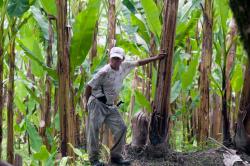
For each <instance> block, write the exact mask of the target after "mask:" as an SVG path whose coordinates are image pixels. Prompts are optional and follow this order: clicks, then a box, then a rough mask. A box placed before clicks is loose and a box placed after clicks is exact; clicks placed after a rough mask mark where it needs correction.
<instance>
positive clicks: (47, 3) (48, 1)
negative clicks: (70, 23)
mask: <svg viewBox="0 0 250 166" xmlns="http://www.w3.org/2000/svg"><path fill="white" fill-rule="evenodd" d="M40 1H41V4H42V6H43V8H44V10H45V11H46V12H47V13H48V14H51V15H53V16H57V9H56V0H40Z"/></svg>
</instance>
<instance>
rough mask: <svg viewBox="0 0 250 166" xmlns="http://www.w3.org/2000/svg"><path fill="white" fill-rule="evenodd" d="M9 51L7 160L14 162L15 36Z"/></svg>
mask: <svg viewBox="0 0 250 166" xmlns="http://www.w3.org/2000/svg"><path fill="white" fill-rule="evenodd" d="M9 46H10V47H9V48H10V51H9V82H8V103H7V111H8V112H7V133H8V136H7V161H8V162H9V163H11V164H13V163H14V147H13V146H14V144H13V143H14V131H13V116H14V113H13V104H14V103H13V100H14V72H15V38H14V37H13V38H12V39H11V40H10V45H9Z"/></svg>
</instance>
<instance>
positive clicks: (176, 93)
mask: <svg viewBox="0 0 250 166" xmlns="http://www.w3.org/2000/svg"><path fill="white" fill-rule="evenodd" d="M180 92H181V81H176V82H175V84H174V85H173V87H172V88H171V95H170V103H172V102H173V101H175V100H176V98H177V97H178V96H179V94H180Z"/></svg>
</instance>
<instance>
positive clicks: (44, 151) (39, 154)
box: [33, 145, 50, 160]
mask: <svg viewBox="0 0 250 166" xmlns="http://www.w3.org/2000/svg"><path fill="white" fill-rule="evenodd" d="M33 156H34V158H35V159H37V160H47V159H48V158H49V156H50V153H49V152H48V150H47V148H46V146H45V145H42V146H41V149H40V151H39V152H37V153H35V154H34V155H33Z"/></svg>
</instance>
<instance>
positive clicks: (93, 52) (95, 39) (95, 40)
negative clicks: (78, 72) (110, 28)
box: [90, 21, 98, 67]
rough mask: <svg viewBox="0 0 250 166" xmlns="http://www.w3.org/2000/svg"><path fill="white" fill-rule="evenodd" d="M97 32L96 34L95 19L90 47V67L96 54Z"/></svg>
mask: <svg viewBox="0 0 250 166" xmlns="http://www.w3.org/2000/svg"><path fill="white" fill-rule="evenodd" d="M97 34H98V21H96V25H95V32H94V37H93V42H92V47H91V51H90V67H92V66H93V60H94V58H95V57H96V56H97Z"/></svg>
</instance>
